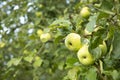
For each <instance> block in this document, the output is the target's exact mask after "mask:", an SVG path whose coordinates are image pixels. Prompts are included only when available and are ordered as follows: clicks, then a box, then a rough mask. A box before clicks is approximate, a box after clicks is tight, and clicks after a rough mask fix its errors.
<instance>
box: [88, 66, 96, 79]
mask: <svg viewBox="0 0 120 80" xmlns="http://www.w3.org/2000/svg"><path fill="white" fill-rule="evenodd" d="M96 71H97V69H96V68H95V67H93V68H90V69H89V70H88V71H87V73H86V79H87V80H97V73H96Z"/></svg>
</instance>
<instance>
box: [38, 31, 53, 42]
mask: <svg viewBox="0 0 120 80" xmlns="http://www.w3.org/2000/svg"><path fill="white" fill-rule="evenodd" d="M50 39H51V35H50V33H43V34H41V36H40V40H41V41H42V42H43V43H44V42H47V41H49V40H50Z"/></svg>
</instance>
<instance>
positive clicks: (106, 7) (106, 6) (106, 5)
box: [99, 0, 114, 14]
mask: <svg viewBox="0 0 120 80" xmlns="http://www.w3.org/2000/svg"><path fill="white" fill-rule="evenodd" d="M111 2H112V1H107V0H104V1H102V5H101V9H99V10H100V11H102V12H104V13H107V14H114V13H113V12H112V11H111V10H112V7H113V4H112V3H111Z"/></svg>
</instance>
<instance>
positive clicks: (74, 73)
mask: <svg viewBox="0 0 120 80" xmlns="http://www.w3.org/2000/svg"><path fill="white" fill-rule="evenodd" d="M78 71H79V68H78V67H73V68H72V69H70V70H69V71H68V74H67V77H68V79H70V80H77V72H78Z"/></svg>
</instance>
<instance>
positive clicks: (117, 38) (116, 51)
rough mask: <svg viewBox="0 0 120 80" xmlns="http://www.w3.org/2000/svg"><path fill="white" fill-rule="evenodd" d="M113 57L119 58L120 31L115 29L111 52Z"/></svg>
mask: <svg viewBox="0 0 120 80" xmlns="http://www.w3.org/2000/svg"><path fill="white" fill-rule="evenodd" d="M111 55H112V57H113V58H114V59H120V32H118V31H116V33H115V35H114V41H113V51H112V53H111Z"/></svg>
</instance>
